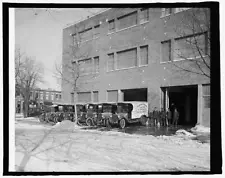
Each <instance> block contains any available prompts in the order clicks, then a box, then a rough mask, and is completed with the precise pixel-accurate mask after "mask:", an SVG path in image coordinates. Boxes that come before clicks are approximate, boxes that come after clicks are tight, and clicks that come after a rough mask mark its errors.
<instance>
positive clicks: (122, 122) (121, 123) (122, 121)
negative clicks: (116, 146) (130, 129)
mask: <svg viewBox="0 0 225 178" xmlns="http://www.w3.org/2000/svg"><path fill="white" fill-rule="evenodd" d="M119 124H120V128H121V129H124V128H125V127H126V120H125V119H121V120H120V122H119Z"/></svg>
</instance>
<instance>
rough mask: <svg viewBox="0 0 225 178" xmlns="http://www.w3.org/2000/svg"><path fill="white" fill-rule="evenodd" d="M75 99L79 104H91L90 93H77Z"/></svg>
mask: <svg viewBox="0 0 225 178" xmlns="http://www.w3.org/2000/svg"><path fill="white" fill-rule="evenodd" d="M77 99H78V102H81V103H88V102H91V92H79V93H77Z"/></svg>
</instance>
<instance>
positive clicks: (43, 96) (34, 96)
mask: <svg viewBox="0 0 225 178" xmlns="http://www.w3.org/2000/svg"><path fill="white" fill-rule="evenodd" d="M61 99H62V94H61V91H55V90H52V89H48V90H43V89H34V90H33V91H31V93H30V105H29V107H30V108H34V107H35V108H36V107H40V106H41V105H43V104H45V105H51V104H52V103H53V102H61ZM15 105H16V113H22V112H23V98H22V96H21V95H18V96H16V98H15Z"/></svg>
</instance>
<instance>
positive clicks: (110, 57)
mask: <svg viewBox="0 0 225 178" xmlns="http://www.w3.org/2000/svg"><path fill="white" fill-rule="evenodd" d="M114 62H115V60H114V53H111V54H108V61H107V71H113V70H115V65H114Z"/></svg>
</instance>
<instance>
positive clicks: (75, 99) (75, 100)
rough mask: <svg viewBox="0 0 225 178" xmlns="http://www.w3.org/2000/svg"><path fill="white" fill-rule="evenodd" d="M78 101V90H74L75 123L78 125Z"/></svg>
mask: <svg viewBox="0 0 225 178" xmlns="http://www.w3.org/2000/svg"><path fill="white" fill-rule="evenodd" d="M76 102H77V98H76V92H75V91H74V113H75V114H74V122H75V125H77V107H76Z"/></svg>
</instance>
